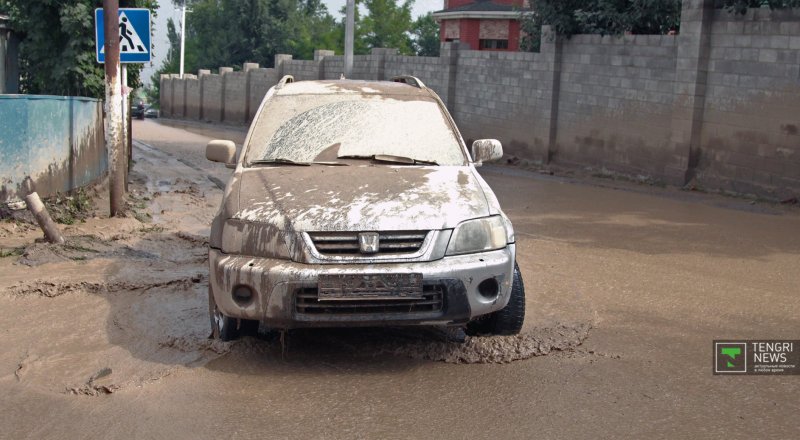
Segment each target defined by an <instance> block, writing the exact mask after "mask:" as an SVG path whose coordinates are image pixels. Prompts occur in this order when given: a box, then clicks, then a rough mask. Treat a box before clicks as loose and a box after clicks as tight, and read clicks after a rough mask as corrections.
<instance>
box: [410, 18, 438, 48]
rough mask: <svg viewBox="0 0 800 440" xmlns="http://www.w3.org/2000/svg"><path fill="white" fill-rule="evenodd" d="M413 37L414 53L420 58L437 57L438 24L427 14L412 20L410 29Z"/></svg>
mask: <svg viewBox="0 0 800 440" xmlns="http://www.w3.org/2000/svg"><path fill="white" fill-rule="evenodd" d="M411 34H412V35H413V44H414V51H415V52H416V53H417V55H418V56H422V57H438V56H439V46H440V42H439V23H437V22H436V20H434V18H433V14H431V13H430V12H428V13H427V14H425V15H421V16H419V17H418V18H417V19H416V20H414V25H413V26H412V28H411Z"/></svg>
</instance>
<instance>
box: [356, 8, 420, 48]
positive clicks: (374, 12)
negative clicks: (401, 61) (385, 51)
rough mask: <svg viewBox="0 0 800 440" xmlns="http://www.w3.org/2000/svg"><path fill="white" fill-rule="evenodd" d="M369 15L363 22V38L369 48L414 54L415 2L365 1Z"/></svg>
mask: <svg viewBox="0 0 800 440" xmlns="http://www.w3.org/2000/svg"><path fill="white" fill-rule="evenodd" d="M363 2H364V6H366V8H367V11H369V14H368V15H367V16H366V17H364V19H363V20H361V23H360V25H361V26H360V28H361V29H360V31H361V38H362V39H363V42H364V44H365V45H366V46H367V47H368V48H376V47H391V48H396V49H398V50H399V51H400V53H402V54H406V55H409V54H412V53H414V51H413V50H412V42H411V36H410V30H411V23H412V22H411V6H413V5H414V0H405V1H404V2H403V3H402V4H398V3H397V1H396V0H363Z"/></svg>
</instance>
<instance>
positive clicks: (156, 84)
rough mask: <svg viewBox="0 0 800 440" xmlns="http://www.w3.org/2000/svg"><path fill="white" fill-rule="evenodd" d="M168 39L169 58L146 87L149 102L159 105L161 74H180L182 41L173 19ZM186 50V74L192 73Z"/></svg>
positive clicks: (169, 21) (165, 59) (168, 28)
mask: <svg viewBox="0 0 800 440" xmlns="http://www.w3.org/2000/svg"><path fill="white" fill-rule="evenodd" d="M167 39H168V40H169V47H168V48H167V56H166V57H165V58H164V62H163V63H162V64H161V67H159V68H158V70H156V71H155V73H153V75H152V76H151V77H150V85H149V86H146V87H145V90H144V92H145V95H146V96H147V100H148V101H149V102H151V103H154V104H156V103H158V97H159V94H160V93H161V74H162V73H178V72H180V68H181V67H180V63H181V60H180V50H181V40H180V35H178V32H177V30H176V29H175V22H174V21H172V19H171V18H170V19H168V20H167ZM186 55H187V54H186V53H185V48H184V70H185V71H186V72H191V70H189V69H186V67H187V66H188V65H189V64H190V63H187V62H186V60H185V58H186Z"/></svg>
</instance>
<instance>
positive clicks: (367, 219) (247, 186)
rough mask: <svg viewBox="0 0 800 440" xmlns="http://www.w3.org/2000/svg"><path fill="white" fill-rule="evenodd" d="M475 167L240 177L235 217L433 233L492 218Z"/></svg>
mask: <svg viewBox="0 0 800 440" xmlns="http://www.w3.org/2000/svg"><path fill="white" fill-rule="evenodd" d="M473 173H474V170H473V169H472V168H470V167H456V166H439V167H436V166H434V167H409V166H387V165H369V166H367V165H364V166H347V167H328V166H311V167H294V166H282V167H264V168H249V169H245V170H244V171H243V172H242V176H241V186H240V192H239V209H238V212H236V214H235V215H234V217H235V218H238V219H241V220H246V221H253V222H259V223H267V224H271V225H274V226H277V227H278V228H279V229H281V230H284V231H289V230H294V231H298V232H299V231H381V230H431V229H447V228H453V227H455V226H456V225H457V224H458V223H459V222H461V221H464V220H467V219H471V218H476V217H484V216H487V215H489V206H488V204H487V199H486V196H485V195H484V192H483V190H482V189H481V185H480V182H479V177H477V176H475V175H474V174H473Z"/></svg>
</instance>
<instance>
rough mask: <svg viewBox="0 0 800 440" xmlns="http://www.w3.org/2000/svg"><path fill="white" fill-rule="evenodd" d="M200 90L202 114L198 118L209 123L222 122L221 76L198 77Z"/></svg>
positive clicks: (207, 75)
mask: <svg viewBox="0 0 800 440" xmlns="http://www.w3.org/2000/svg"><path fill="white" fill-rule="evenodd" d="M200 87H201V88H202V92H203V93H202V94H201V96H202V103H203V104H202V105H203V108H202V110H203V111H202V112H201V113H200V118H201V119H202V120H204V121H209V122H221V121H222V76H221V75H219V74H206V75H201V76H200Z"/></svg>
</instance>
